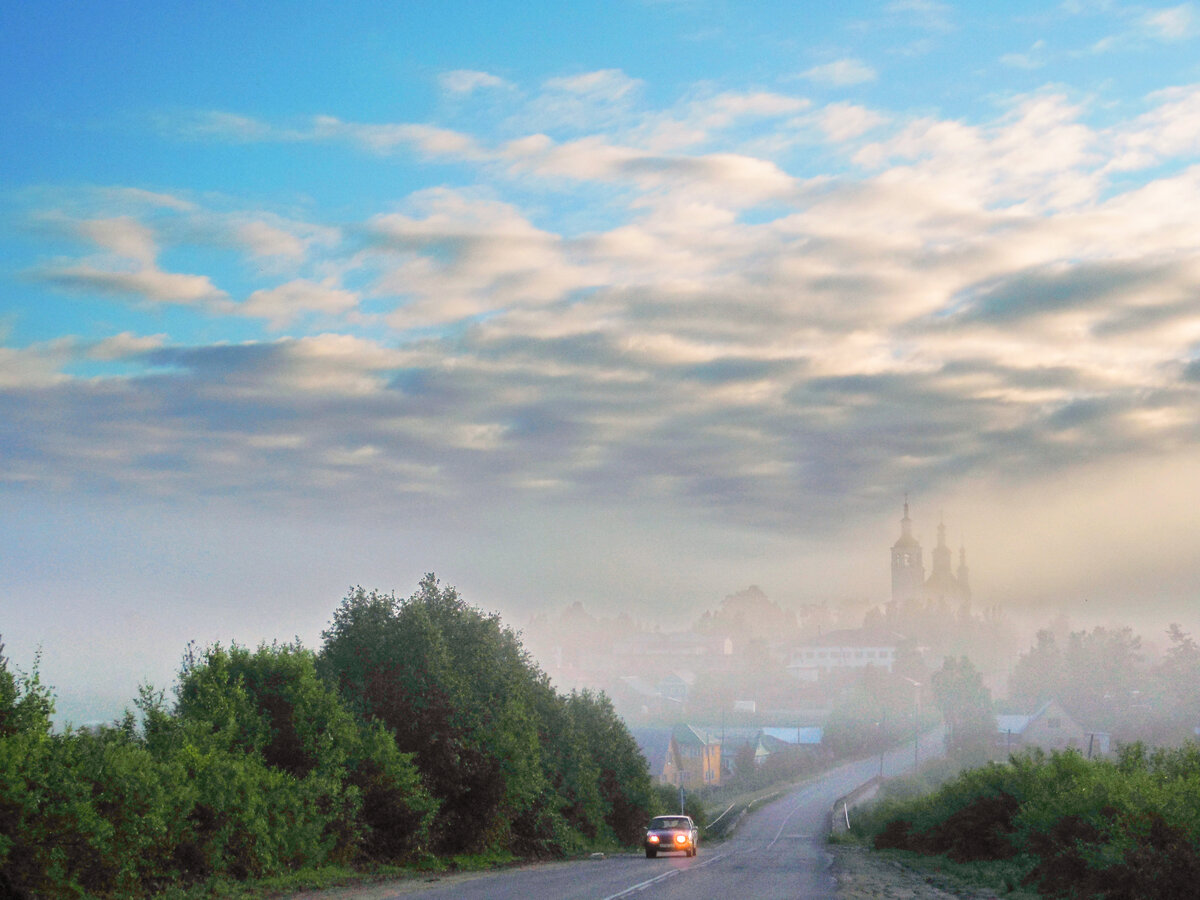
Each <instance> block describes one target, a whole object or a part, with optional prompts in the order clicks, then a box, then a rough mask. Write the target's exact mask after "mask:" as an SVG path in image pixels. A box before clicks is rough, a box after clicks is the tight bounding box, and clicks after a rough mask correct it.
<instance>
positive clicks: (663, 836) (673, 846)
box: [645, 816, 700, 859]
mask: <svg viewBox="0 0 1200 900" xmlns="http://www.w3.org/2000/svg"><path fill="white" fill-rule="evenodd" d="M699 845H700V829H699V828H697V827H696V823H695V822H693V821H692V819H691V817H690V816H655V817H654V818H653V819H651V820H650V824H649V825H648V826H646V840H645V847H646V859H654V857H656V856H658V854H660V853H667V852H675V853H680V852H682V853H686V854H687V855H688V856H695V855H696V851H697V850H699V849H700V846H699Z"/></svg>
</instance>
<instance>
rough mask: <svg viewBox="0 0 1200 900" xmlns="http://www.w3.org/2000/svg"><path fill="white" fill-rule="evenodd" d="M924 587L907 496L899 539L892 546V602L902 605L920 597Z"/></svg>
mask: <svg viewBox="0 0 1200 900" xmlns="http://www.w3.org/2000/svg"><path fill="white" fill-rule="evenodd" d="M924 585H925V561H924V559H923V558H922V551H921V542H920V541H918V540H917V539H916V538H915V537H913V533H912V519H910V518H909V517H908V496H907V495H905V497H904V518H903V519H901V520H900V537H899V538H898V539H897V540H896V543H894V544H892V602H893V603H903V602H904V601H907V600H913V599H916V598H918V597H920V596H921V590H922V588H923V587H924Z"/></svg>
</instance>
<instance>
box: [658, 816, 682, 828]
mask: <svg viewBox="0 0 1200 900" xmlns="http://www.w3.org/2000/svg"><path fill="white" fill-rule="evenodd" d="M650 827H651V828H687V827H688V820H687V819H685V818H683V817H682V816H662V817H661V818H658V819H651V820H650Z"/></svg>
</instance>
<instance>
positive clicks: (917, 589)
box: [525, 498, 1190, 785]
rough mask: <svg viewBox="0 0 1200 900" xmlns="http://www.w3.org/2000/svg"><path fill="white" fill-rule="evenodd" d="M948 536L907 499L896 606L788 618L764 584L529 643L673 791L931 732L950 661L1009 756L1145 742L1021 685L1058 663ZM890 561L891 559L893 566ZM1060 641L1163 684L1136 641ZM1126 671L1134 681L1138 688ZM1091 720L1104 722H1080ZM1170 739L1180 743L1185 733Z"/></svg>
mask: <svg viewBox="0 0 1200 900" xmlns="http://www.w3.org/2000/svg"><path fill="white" fill-rule="evenodd" d="M936 534H937V538H936V544H935V546H934V547H933V548H932V549H931V550H929V552H928V565H927V564H926V550H925V548H923V547H922V545H921V542H920V540H918V538H917V537H916V536H915V531H914V523H913V519H912V516H911V514H910V508H909V502H908V499H907V498H905V501H904V504H903V512H902V516H901V518H900V521H899V533H898V535H897V538H896V540H895V542H894V543H893V544H892V545H891V548H890V568H891V593H890V596H889V597H888V598H886V600H884V601H882V602H879V603H876V604H870V605H867V608H866V610H865V612H864V611H863V607H862V605H853V606H851V605H848V606H847V607H846V608H839V607H837V606H834V605H831V604H829V603H821V604H810V605H806V606H804V607H802V608H799V609H785V608H783V607H782V606H781V605H780V604H778V603H776V602H775V601H773V600H772V599H771V598H770V597H769V596H768V595H767V594H766V593H765V592H764V591H763V590H762V589H761V588H759V587H757V586H754V585H751V586H749V587H747V588H745V589H744V590H740V591H738V592H737V593H734V594H730V595H729V596H726V597H725V598H724V600H722V601H721V602H720V604H719V606H718V607H717V608H716V609H713V610H705V611H703V612H702V613H698V614H697V617H696V619H695V621H694V622H692V624H691V626H690V627H689V628H687V629H686V630H682V631H663V630H660V629H659V628H657V627H652V626H647V625H644V624H643V623H639V622H638V621H636V620H634V619H632V618H630V617H629V616H626V615H617V616H612V617H609V616H605V615H604V613H603V612H599V613H597V612H594V611H592V610H589V609H586V608H585V607H584V606H583V605H582V604H580V603H575V604H573V605H571V606H569V607H567V608H566V609H563V610H561V611H560V612H558V613H557V614H555V615H546V616H542V617H539V618H538V619H535V620H534V622H532V623H531V624H530V625H529V626H528V627H527V629H526V631H525V640H526V642H527V644H528V645H529V647H530V649H531V650H532V651H533V652H534V654H535V656H537V658H538V659H539V660H540V661H541V664H542V665H543V667H544V668H545V669H546V671H547V673H548V674H549V675H550V676H551V677H552V679H553V680H554V682H555V684H556V685H557V687H558V688H559V689H560V690H574V689H580V690H582V689H589V690H602V691H604V692H605V693H607V694H608V696H609V697H610V698H611V699H612V702H613V705H614V707H615V709H616V710H617V712H618V713H619V714H620V715H621V716H622V717H623V718H624V719H625V721H626V722H627V723H628V725H629V726H630V729H631V731H632V732H633V734H634V736H635V737H636V738H637V740H638V742H639V744H640V746H641V748H642V751H643V753H644V754H645V756H646V758H647V760H648V762H649V764H650V770H651V775H652V776H653V777H655V778H656V779H658V780H659V781H660V782H662V783H667V784H680V783H683V784H694V785H705V784H708V785H713V784H720V783H721V781H722V779H726V778H728V777H729V776H731V775H732V774H734V773H735V772H736V771H737V767H738V764H739V762H740V764H741V765H746V764H748V763H750V762H752V763H753V764H754V765H756V766H762V765H764V764H765V763H766V761H767V760H768V759H770V758H771V757H772V755H774V754H777V753H788V754H791V755H793V756H794V755H795V754H797V753H800V754H803V753H812V754H817V753H819V752H820V751H821V749H822V747H823V746H824V747H825V749H826V750H828V749H829V744H830V743H831V741H833V742H835V743H838V744H840V745H843V746H842V748H841V749H848V750H851V751H852V750H853V749H855V746H856V745H857V746H858V748H859V749H864V748H867V747H874V746H876V745H878V744H880V743H883V742H886V741H887V740H889V739H890V740H897V739H900V738H901V736H902V735H903V734H904V733H905V729H906V728H907V729H913V728H916V727H918V726H919V719H920V717H921V713H920V705H921V703H922V702H924V703H925V704H926V706H927V710H926V713H927V714H928V713H931V712H932V709H929V707H932V706H933V705H934V703H933V698H932V695H931V694H930V685H931V681H932V678H933V676H934V673H936V672H937V671H938V670H939V669H941V668H942V667H943V664H944V661H945V660H947V659H950V660H960V659H965V660H967V661H968V664H969V666H970V667H971V669H972V671H974V672H977V673H978V675H979V677H980V679H981V681H982V684H983V686H984V688H985V689H986V691H987V693H988V695H989V702H990V698H991V697H995V698H1000V699H997V700H996V701H995V702H994V705H993V708H994V710H995V736H994V741H993V751H994V755H995V756H996V757H997V758H1006V757H1007V755H1008V754H1009V753H1012V752H1015V751H1016V750H1018V749H1022V748H1024V747H1028V746H1039V747H1042V748H1044V749H1062V748H1066V747H1074V748H1076V749H1079V750H1080V751H1081V752H1086V753H1088V754H1100V753H1105V752H1108V750H1109V748H1110V745H1111V743H1112V733H1111V729H1113V728H1117V729H1118V730H1119V729H1120V728H1122V727H1123V728H1124V729H1125V730H1126V731H1128V732H1130V734H1129V735H1126V736H1140V735H1135V734H1133V733H1134V732H1136V731H1137V729H1138V728H1144V727H1145V722H1140V724H1138V723H1135V722H1131V720H1130V719H1129V717H1128V716H1125V717H1124V718H1121V717H1114V716H1112V715H1108V716H1100V715H1096V714H1095V710H1094V709H1091V708H1090V707H1089V705H1088V702H1087V698H1086V697H1081V696H1080V691H1081V687H1080V685H1076V684H1070V683H1062V684H1059V685H1058V687H1057V693H1060V694H1061V695H1062V696H1052V695H1051V692H1055V691H1056V687H1055V682H1054V681H1053V679H1043V681H1042V683H1041V685H1040V686H1039V685H1037V684H1028V683H1024V684H1023V683H1022V681H1021V678H1022V675H1023V674H1024V675H1025V679H1024V680H1025V682H1030V681H1031V680H1033V681H1037V679H1036V678H1031V673H1032V674H1033V675H1036V671H1034V670H1036V667H1037V666H1038V665H1039V664H1041V663H1044V662H1046V660H1044V659H1042V658H1041V657H1040V656H1039V655H1038V653H1037V650H1038V648H1037V647H1035V648H1033V649H1031V650H1029V651H1028V652H1024V651H1025V650H1026V648H1025V647H1023V646H1022V645H1021V641H1022V635H1021V634H1020V633H1019V629H1018V628H1017V626H1016V624H1015V623H1014V622H1012V621H1011V620H1010V619H1009V618H1008V617H1007V616H1006V614H1005V612H1004V610H1003V609H1001V608H999V607H997V606H983V607H979V606H977V605H976V604H975V603H974V602H973V596H972V593H973V592H972V584H971V580H970V572H969V568H968V564H967V551H966V548H965V547H964V546H962V545H959V546H958V547H956V548H952V547H951V545H950V543H949V542H948V540H947V525H946V522H945V521H944V520H943V519H941V518H940V517H939V520H938V521H937V527H936ZM885 559H886V557H885V556H884V548H881V553H880V560H881V565H886V564H887V563H886V562H885ZM1060 624H1061V623H1060ZM1057 639H1058V641H1059V643H1061V644H1063V645H1064V646H1063V648H1062V649H1063V651H1064V652H1065V651H1066V649H1067V646H1066V645H1067V644H1072V645H1074V646H1075V648H1076V651H1077V652H1076V653H1075V656H1076V658H1077V662H1078V658H1080V653H1082V652H1084V651H1087V650H1089V648H1091V649H1092V650H1096V649H1097V648H1096V647H1094V646H1092V645H1097V644H1104V643H1105V642H1108V643H1110V644H1111V643H1113V642H1114V641H1115V647H1116V650H1117V651H1118V652H1117V654H1116V655H1117V656H1118V657H1120V655H1121V652H1124V653H1125V655H1126V656H1128V659H1127V660H1126V661H1127V662H1128V664H1129V667H1130V669H1131V671H1132V670H1134V669H1137V668H1138V666H1139V665H1140V666H1141V670H1144V674H1146V676H1147V677H1149V669H1148V668H1147V666H1146V665H1145V660H1143V659H1141V657H1140V655H1139V653H1138V650H1139V643H1138V639H1137V638H1136V637H1135V636H1133V635H1132V633H1131V632H1129V631H1128V630H1127V629H1126V630H1125V631H1124V632H1120V631H1117V632H1112V633H1109V632H1108V631H1106V630H1105V629H1097V630H1096V631H1095V632H1093V633H1092V634H1090V635H1089V634H1088V633H1086V632H1081V633H1078V634H1076V635H1073V636H1072V635H1067V634H1059V635H1058V636H1057ZM1183 640H1185V641H1190V638H1186V637H1185V638H1183ZM1039 641H1041V642H1042V643H1043V644H1044V643H1045V642H1047V641H1048V642H1049V643H1050V644H1051V645H1054V642H1055V635H1054V634H1053V632H1051V631H1045V632H1043V633H1042V634H1041V635H1039ZM1055 646H1056V645H1055ZM1045 649H1046V648H1045V647H1044V646H1043V650H1045ZM1054 649H1055V647H1052V648H1051V650H1052V651H1053V650H1054ZM1100 652H1103V648H1100ZM1059 668H1060V669H1061V666H1060V667H1059ZM1128 674H1129V673H1126V675H1122V676H1120V678H1121V679H1122V680H1124V681H1129V677H1127V676H1128ZM1014 676H1015V683H1010V682H1013V681H1014ZM1063 677H1064V678H1066V680H1067V681H1068V682H1069V681H1070V678H1069V676H1063ZM1127 691H1132V692H1133V694H1134V695H1136V694H1137V693H1138V691H1136V689H1133V688H1131V687H1129V688H1127ZM1085 693H1086V692H1085ZM871 694H874V697H875V699H874V700H872V699H871V697H870V696H869V695H871ZM1072 699H1074V700H1075V702H1074V703H1072V702H1071V701H1072ZM1110 699H1111V698H1110ZM1064 703H1066V704H1067V705H1068V706H1073V707H1074V710H1073V712H1074V714H1072V712H1070V711H1068V710H1067V709H1064V706H1063V704H1064ZM872 704H874V705H872ZM1134 705H1135V706H1136V704H1134ZM889 711H890V712H889ZM1089 712H1092V713H1093V718H1096V719H1102V721H1083V720H1081V719H1080V717H1081V716H1083V717H1086V716H1087V714H1088V713H1089ZM889 714H890V716H891V719H890V721H889ZM1157 727H1158V728H1159V729H1160V730H1163V729H1164V728H1165V726H1163V725H1162V723H1158V725H1157ZM872 728H874V731H872ZM1171 728H1173V729H1174V730H1175V731H1182V730H1184V723H1179V722H1176V723H1174V725H1173V726H1171ZM1165 730H1170V728H1166V729H1165ZM834 732H836V734H835V733H834Z"/></svg>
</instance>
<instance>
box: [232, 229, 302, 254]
mask: <svg viewBox="0 0 1200 900" xmlns="http://www.w3.org/2000/svg"><path fill="white" fill-rule="evenodd" d="M235 234H236V237H237V240H238V242H239V243H241V244H243V245H244V246H245V247H246V248H247V249H248V250H249V251H250V252H251V253H253V254H254V255H255V256H286V257H290V258H292V259H302V258H303V257H304V255H305V253H306V251H307V242H306V241H305V240H304V239H302V238H300V237H298V236H296V235H295V234H293V233H292V232H290V231H285V230H284V229H282V228H277V227H276V226H274V225H269V224H267V223H266V222H263V221H255V222H246V223H244V224H242V225H238V226H236V228H235Z"/></svg>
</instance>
